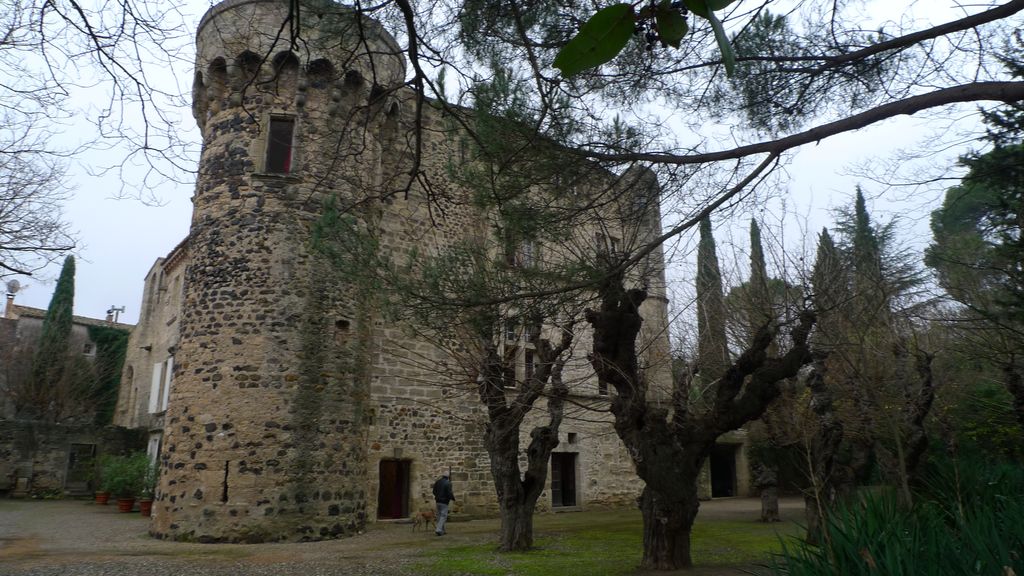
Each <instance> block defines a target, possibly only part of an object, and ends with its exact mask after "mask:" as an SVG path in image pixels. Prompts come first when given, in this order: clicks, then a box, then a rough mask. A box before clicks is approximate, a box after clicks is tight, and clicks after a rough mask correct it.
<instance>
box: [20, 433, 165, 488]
mask: <svg viewBox="0 0 1024 576" xmlns="http://www.w3.org/2000/svg"><path fill="white" fill-rule="evenodd" d="M75 444H77V445H82V446H83V447H88V446H93V447H95V448H94V451H92V454H93V455H94V457H96V458H98V457H99V456H101V455H103V454H124V453H128V452H136V451H141V450H145V448H146V442H145V436H144V433H142V432H141V431H137V430H128V429H126V428H121V427H118V426H103V427H99V426H91V425H62V424H50V423H46V422H33V421H26V420H2V419H0V494H2V493H6V494H11V495H21V496H26V495H32V494H35V495H59V494H63V493H64V491H65V489H66V488H67V489H71V488H72V487H71V486H68V482H67V480H68V477H67V474H68V468H69V463H70V462H69V455H70V453H71V447H72V445H75ZM81 453H84V451H83V452H81ZM74 479H78V480H81V479H82V476H81V475H77V476H76V478H74ZM76 488H80V487H76Z"/></svg>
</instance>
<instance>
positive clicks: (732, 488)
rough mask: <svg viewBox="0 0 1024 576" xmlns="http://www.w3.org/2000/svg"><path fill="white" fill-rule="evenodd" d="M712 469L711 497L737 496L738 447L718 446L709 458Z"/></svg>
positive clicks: (712, 450)
mask: <svg viewBox="0 0 1024 576" xmlns="http://www.w3.org/2000/svg"><path fill="white" fill-rule="evenodd" d="M708 460H709V462H710V464H709V466H710V468H711V497H712V498H729V497H732V496H736V446H732V445H729V444H717V445H715V447H714V448H712V449H711V456H710V457H709V458H708Z"/></svg>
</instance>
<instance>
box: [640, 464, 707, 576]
mask: <svg viewBox="0 0 1024 576" xmlns="http://www.w3.org/2000/svg"><path fill="white" fill-rule="evenodd" d="M679 481H680V488H679V489H677V490H673V491H671V492H669V493H668V494H666V493H663V492H658V491H655V490H653V489H651V487H650V486H648V487H646V488H644V491H643V494H641V496H640V511H641V513H642V515H643V522H644V559H643V563H642V564H641V566H642V567H643V568H645V569H648V570H678V569H679V568H688V567H690V566H692V565H693V559H692V557H691V556H690V532H691V530H692V529H693V521H694V519H696V518H697V510H698V509H699V508H700V500H699V499H698V498H697V479H696V478H692V479H684V478H680V479H679Z"/></svg>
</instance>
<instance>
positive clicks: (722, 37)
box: [708, 12, 736, 76]
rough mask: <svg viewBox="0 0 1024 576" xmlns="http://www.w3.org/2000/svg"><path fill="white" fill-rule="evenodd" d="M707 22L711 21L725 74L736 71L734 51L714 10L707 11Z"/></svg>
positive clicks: (730, 74)
mask: <svg viewBox="0 0 1024 576" xmlns="http://www.w3.org/2000/svg"><path fill="white" fill-rule="evenodd" d="M708 22H711V28H712V29H714V31H715V40H717V41H718V49H719V50H721V51H722V64H725V74H726V76H732V75H733V72H735V71H736V52H734V51H733V49H732V44H731V43H730V42H729V37H728V36H726V34H725V28H723V27H722V22H721V20H719V19H718V17H717V16H715V13H714V12H708Z"/></svg>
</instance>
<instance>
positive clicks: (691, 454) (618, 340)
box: [586, 271, 814, 570]
mask: <svg viewBox="0 0 1024 576" xmlns="http://www.w3.org/2000/svg"><path fill="white" fill-rule="evenodd" d="M628 283H629V281H628V280H627V279H626V278H625V277H624V276H623V275H622V274H621V273H615V272H614V271H612V272H610V273H609V274H608V275H607V276H606V277H605V279H603V280H602V284H601V285H600V288H599V290H598V294H599V296H600V307H599V308H596V309H590V310H588V311H587V315H586V318H587V321H588V322H589V323H590V325H591V327H592V328H593V331H594V349H593V354H592V355H591V364H592V365H593V367H594V371H595V372H596V373H597V376H598V379H599V381H601V382H603V383H606V385H608V386H610V387H612V388H614V389H615V395H614V396H613V398H612V405H611V411H612V414H613V415H614V417H615V431H616V433H617V434H618V436H619V438H620V439H621V440H622V442H623V444H625V447H626V450H627V451H628V452H629V454H630V457H631V458H632V460H633V464H634V467H635V468H636V471H637V475H638V476H640V478H641V480H643V481H644V489H643V492H642V494H641V497H640V510H641V512H642V514H643V530H644V554H643V566H644V568H648V569H658V570H669V569H678V568H682V567H688V566H690V565H692V563H693V559H692V556H691V551H690V534H691V530H692V527H693V522H694V520H695V518H696V516H697V510H698V508H699V507H700V501H699V500H698V497H697V480H698V477H699V474H700V471H701V468H702V467H703V465H704V462H705V460H706V459H707V457H708V455H709V454H710V452H711V449H712V448H713V447H714V445H715V441H716V440H717V439H718V437H719V436H721V435H722V434H724V433H726V432H728V431H731V430H735V429H737V428H739V427H741V426H743V425H744V424H746V423H747V422H749V421H751V420H753V419H755V418H758V417H760V416H761V415H762V414H763V413H764V411H765V409H766V408H767V406H768V405H769V404H770V403H771V401H772V400H774V399H775V398H776V397H777V396H778V394H779V383H780V382H781V381H782V380H785V379H786V378H791V377H793V376H795V375H796V373H797V371H798V370H799V369H800V368H801V367H802V366H803V365H804V364H805V363H806V362H807V361H809V359H810V349H809V347H808V340H807V339H808V336H809V333H810V330H811V327H812V325H813V323H814V316H813V314H812V313H810V312H804V313H802V314H800V320H799V322H798V323H797V324H796V325H795V326H793V327H792V329H791V331H790V333H789V337H790V338H789V339H790V340H791V345H790V346H789V348H788V350H787V351H786V352H785V354H782V355H781V356H775V357H769V356H768V354H767V350H768V349H769V348H770V347H771V346H772V344H773V342H775V341H776V339H777V337H778V334H779V328H780V327H779V326H778V325H777V324H774V323H766V324H765V325H763V326H761V328H760V330H759V331H758V333H757V335H756V336H755V337H754V338H753V339H752V342H751V343H750V344H749V346H747V347H746V348H745V349H744V350H742V352H741V353H740V354H739V355H738V356H737V357H736V359H735V360H734V361H732V362H731V363H730V364H728V365H727V366H725V369H724V371H723V372H722V374H721V376H720V377H719V378H718V381H717V384H716V386H715V387H714V390H713V393H712V394H711V396H710V397H709V398H707V399H706V400H705V402H704V403H705V404H706V405H707V407H706V408H701V407H699V406H696V405H694V404H693V403H691V401H690V397H691V394H690V389H689V388H690V385H691V384H692V382H691V381H690V380H689V379H688V378H685V377H684V378H680V379H678V380H676V381H675V383H674V387H673V390H672V395H671V399H672V400H671V404H670V405H669V406H665V405H664V404H662V403H660V402H656V401H655V400H656V398H653V397H652V394H651V389H650V387H649V383H648V382H647V381H646V379H645V378H644V375H643V372H642V370H641V369H640V367H639V364H638V361H637V348H636V344H637V335H638V334H639V332H640V328H641V324H642V322H643V319H642V318H641V316H640V314H639V308H640V305H641V304H642V303H643V302H644V300H645V299H646V298H647V291H646V290H645V289H644V287H643V286H635V287H630V286H629V284H628ZM723 320H724V319H723Z"/></svg>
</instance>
